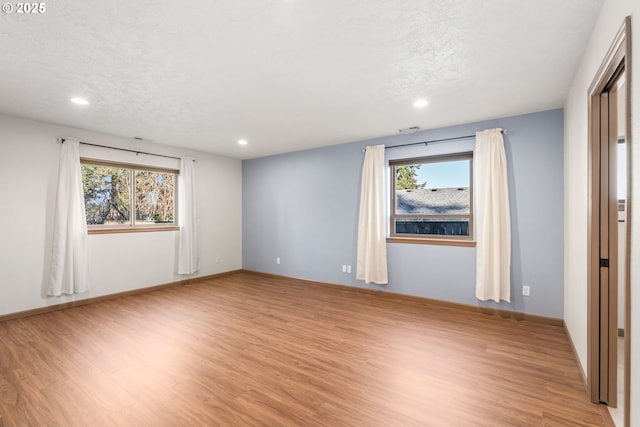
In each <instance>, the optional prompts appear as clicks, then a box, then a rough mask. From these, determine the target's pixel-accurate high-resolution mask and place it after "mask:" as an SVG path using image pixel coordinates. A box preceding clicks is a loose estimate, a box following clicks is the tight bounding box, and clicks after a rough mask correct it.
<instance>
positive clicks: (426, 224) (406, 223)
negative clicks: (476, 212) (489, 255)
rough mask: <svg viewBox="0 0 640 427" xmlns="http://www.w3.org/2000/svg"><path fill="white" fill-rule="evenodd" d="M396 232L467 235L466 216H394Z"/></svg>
mask: <svg viewBox="0 0 640 427" xmlns="http://www.w3.org/2000/svg"><path fill="white" fill-rule="evenodd" d="M395 233H396V234H420V235H429V234H430V235H441V236H469V219H468V218H447V219H444V218H396V221H395Z"/></svg>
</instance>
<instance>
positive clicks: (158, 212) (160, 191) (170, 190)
mask: <svg viewBox="0 0 640 427" xmlns="http://www.w3.org/2000/svg"><path fill="white" fill-rule="evenodd" d="M135 175H136V224H161V223H169V224H171V223H173V222H174V212H175V209H174V193H175V181H176V180H175V175H174V174H172V173H166V172H151V171H136V172H135Z"/></svg>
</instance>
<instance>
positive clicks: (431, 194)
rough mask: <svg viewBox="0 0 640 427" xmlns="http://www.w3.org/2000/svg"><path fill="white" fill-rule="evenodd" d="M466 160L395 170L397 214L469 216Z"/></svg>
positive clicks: (468, 167)
mask: <svg viewBox="0 0 640 427" xmlns="http://www.w3.org/2000/svg"><path fill="white" fill-rule="evenodd" d="M469 162H470V160H454V161H443V162H437V163H422V164H415V165H408V166H397V167H396V214H397V215H412V214H414V215H468V214H470V205H471V204H470V192H469V182H470V180H469V179H470V177H469V170H470V164H469Z"/></svg>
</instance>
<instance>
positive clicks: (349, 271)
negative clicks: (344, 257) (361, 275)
mask: <svg viewBox="0 0 640 427" xmlns="http://www.w3.org/2000/svg"><path fill="white" fill-rule="evenodd" d="M347 273H351V266H350V265H347Z"/></svg>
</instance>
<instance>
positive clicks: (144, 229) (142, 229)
mask: <svg viewBox="0 0 640 427" xmlns="http://www.w3.org/2000/svg"><path fill="white" fill-rule="evenodd" d="M178 230H180V227H178V226H177V225H171V226H164V227H154V226H150V227H104V228H103V227H100V228H89V229H88V232H89V234H115V233H140V232H148V231H178Z"/></svg>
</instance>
